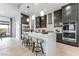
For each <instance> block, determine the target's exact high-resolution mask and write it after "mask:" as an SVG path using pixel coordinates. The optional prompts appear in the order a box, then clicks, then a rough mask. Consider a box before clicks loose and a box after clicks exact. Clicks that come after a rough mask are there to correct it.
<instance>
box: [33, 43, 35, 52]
mask: <svg viewBox="0 0 79 59" xmlns="http://www.w3.org/2000/svg"><path fill="white" fill-rule="evenodd" d="M34 48H35V42H33V48H32V53H33V51H34Z"/></svg>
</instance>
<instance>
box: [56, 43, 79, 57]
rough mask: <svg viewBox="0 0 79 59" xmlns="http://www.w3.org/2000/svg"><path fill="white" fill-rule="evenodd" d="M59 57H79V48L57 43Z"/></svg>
mask: <svg viewBox="0 0 79 59" xmlns="http://www.w3.org/2000/svg"><path fill="white" fill-rule="evenodd" d="M56 55H58V56H79V47H74V46H70V45H66V44H62V43H57V54H56Z"/></svg>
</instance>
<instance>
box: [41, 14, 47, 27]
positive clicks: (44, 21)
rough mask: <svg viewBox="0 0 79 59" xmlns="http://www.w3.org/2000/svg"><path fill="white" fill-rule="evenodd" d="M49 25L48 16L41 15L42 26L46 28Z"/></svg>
mask: <svg viewBox="0 0 79 59" xmlns="http://www.w3.org/2000/svg"><path fill="white" fill-rule="evenodd" d="M46 27H47V16H46V15H45V16H43V17H41V28H46Z"/></svg>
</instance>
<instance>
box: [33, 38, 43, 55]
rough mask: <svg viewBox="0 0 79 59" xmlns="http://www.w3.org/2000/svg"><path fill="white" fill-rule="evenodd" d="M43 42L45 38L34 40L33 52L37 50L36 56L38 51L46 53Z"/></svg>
mask: <svg viewBox="0 0 79 59" xmlns="http://www.w3.org/2000/svg"><path fill="white" fill-rule="evenodd" d="M43 42H44V40H42V39H38V38H37V39H36V42H33V48H32V52H36V56H37V53H38V52H42V53H43V54H44V51H43V46H42V43H43Z"/></svg>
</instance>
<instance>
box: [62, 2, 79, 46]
mask: <svg viewBox="0 0 79 59" xmlns="http://www.w3.org/2000/svg"><path fill="white" fill-rule="evenodd" d="M78 5H79V4H78V3H70V4H67V5H65V6H63V7H62V22H63V43H65V44H69V45H74V46H79V41H78V39H79V36H78V35H79V30H78V28H79V25H78V24H79V18H78V15H79V9H78V8H79V6H78ZM65 24H67V25H65ZM65 28H68V30H67V29H66V30H65ZM72 32H73V33H72Z"/></svg>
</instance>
